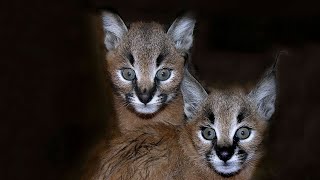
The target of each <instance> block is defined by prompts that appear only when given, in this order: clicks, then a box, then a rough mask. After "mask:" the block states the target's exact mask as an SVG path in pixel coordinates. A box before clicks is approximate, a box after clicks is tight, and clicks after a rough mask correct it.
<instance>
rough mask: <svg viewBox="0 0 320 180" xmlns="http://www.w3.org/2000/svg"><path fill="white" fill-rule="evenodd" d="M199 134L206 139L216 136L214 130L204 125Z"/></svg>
mask: <svg viewBox="0 0 320 180" xmlns="http://www.w3.org/2000/svg"><path fill="white" fill-rule="evenodd" d="M201 134H202V136H203V138H205V139H206V140H213V139H214V138H215V137H216V131H215V130H214V129H212V128H209V127H205V128H204V129H203V130H202V132H201Z"/></svg>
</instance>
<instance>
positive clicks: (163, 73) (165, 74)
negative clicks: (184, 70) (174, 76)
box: [156, 69, 171, 81]
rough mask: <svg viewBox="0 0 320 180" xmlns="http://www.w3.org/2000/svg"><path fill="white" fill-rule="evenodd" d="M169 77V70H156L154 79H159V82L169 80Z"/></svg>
mask: <svg viewBox="0 0 320 180" xmlns="http://www.w3.org/2000/svg"><path fill="white" fill-rule="evenodd" d="M170 76H171V72H170V70H169V69H160V70H158V72H157V73H156V77H157V79H159V80H160V81H165V80H167V79H169V78H170Z"/></svg>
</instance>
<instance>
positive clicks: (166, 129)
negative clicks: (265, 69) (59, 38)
mask: <svg viewBox="0 0 320 180" xmlns="http://www.w3.org/2000/svg"><path fill="white" fill-rule="evenodd" d="M240 107H245V108H247V111H248V114H247V115H248V118H247V119H245V120H244V121H245V123H246V124H247V125H250V126H252V127H253V128H254V130H255V131H256V136H255V139H253V141H252V142H249V143H248V144H246V145H245V146H246V147H244V148H247V149H250V148H252V149H251V150H253V149H254V150H256V151H258V153H257V154H256V155H255V157H253V159H252V160H250V161H249V162H246V164H245V165H244V168H243V169H242V170H241V171H240V172H239V173H238V174H236V175H234V176H232V177H229V178H225V177H222V176H220V175H219V174H217V173H216V172H215V171H214V170H213V169H212V167H210V166H209V165H208V162H207V161H206V160H205V155H204V154H205V153H206V152H207V150H208V149H209V148H210V146H207V145H205V144H202V143H201V141H200V140H199V138H198V136H197V133H198V131H199V129H200V126H202V125H205V124H208V122H209V119H208V118H207V112H208V110H212V111H213V112H214V113H215V114H216V119H217V121H219V123H221V124H223V127H226V129H227V127H229V125H228V124H229V123H230V118H231V116H232V114H234V113H235V112H237V111H238V110H239V108H240ZM266 128H267V122H266V121H264V120H261V118H260V117H259V115H258V114H257V112H256V111H255V106H254V105H253V104H252V103H251V102H250V101H249V100H248V98H247V96H245V93H244V92H243V91H242V90H241V89H235V90H230V91H213V92H212V93H211V94H210V95H209V97H208V98H207V99H206V101H205V102H204V103H203V105H202V108H201V110H200V111H199V112H198V113H197V115H196V117H195V118H194V120H192V121H191V122H189V123H187V124H186V125H181V126H173V125H167V124H163V123H157V124H153V125H147V126H142V127H141V128H140V129H137V130H134V131H129V132H127V133H126V134H124V135H122V136H121V137H118V138H116V139H115V140H113V141H112V142H111V143H110V149H106V150H105V151H104V152H102V153H101V154H100V156H99V159H100V162H99V164H98V167H97V168H96V173H95V175H94V176H93V177H92V178H91V179H92V180H102V179H155V180H156V179H190V180H193V179H203V180H205V179H215V180H219V179H221V180H223V179H230V180H245V179H246V180H247V179H250V178H251V176H252V174H253V172H254V170H255V167H256V165H257V162H258V161H259V159H260V157H261V155H262V153H263V151H262V149H261V141H262V138H263V134H264V131H265V129H266Z"/></svg>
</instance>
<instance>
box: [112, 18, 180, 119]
mask: <svg viewBox="0 0 320 180" xmlns="http://www.w3.org/2000/svg"><path fill="white" fill-rule="evenodd" d="M184 61H185V60H184V57H183V53H182V52H179V51H178V50H177V49H176V48H175V46H174V43H173V42H172V40H171V39H170V38H169V36H168V34H167V33H166V32H165V31H164V29H163V28H162V27H161V26H160V25H159V24H156V23H135V24H132V25H131V26H130V29H129V30H128V32H127V33H126V35H124V37H123V39H122V42H121V43H120V44H119V46H118V47H117V48H116V49H115V50H114V51H110V52H108V54H107V70H108V72H109V74H110V76H111V79H112V82H113V85H114V87H115V89H116V90H115V91H116V93H117V94H118V95H119V96H120V97H121V98H122V100H123V102H124V105H128V106H129V107H130V108H133V109H134V110H135V111H136V112H138V113H141V114H151V113H155V112H156V111H158V110H159V109H160V108H161V107H163V106H165V104H167V103H169V102H170V101H171V100H173V99H174V97H175V96H176V95H177V93H178V92H179V87H180V83H181V81H182V76H183V67H184Z"/></svg>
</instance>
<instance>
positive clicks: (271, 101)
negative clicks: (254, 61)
mask: <svg viewBox="0 0 320 180" xmlns="http://www.w3.org/2000/svg"><path fill="white" fill-rule="evenodd" d="M275 68H276V65H273V67H272V68H270V69H269V70H268V71H267V72H266V73H265V74H264V76H263V77H262V79H261V80H260V82H259V83H258V84H257V85H256V87H255V88H254V89H253V90H252V91H251V92H250V93H249V95H248V96H249V98H250V99H251V100H252V102H253V103H254V104H255V105H256V107H257V111H258V113H259V114H260V116H261V117H262V118H264V119H266V120H269V119H270V118H271V116H272V115H273V113H274V111H275V101H276V96H277V82H276V69H275Z"/></svg>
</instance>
